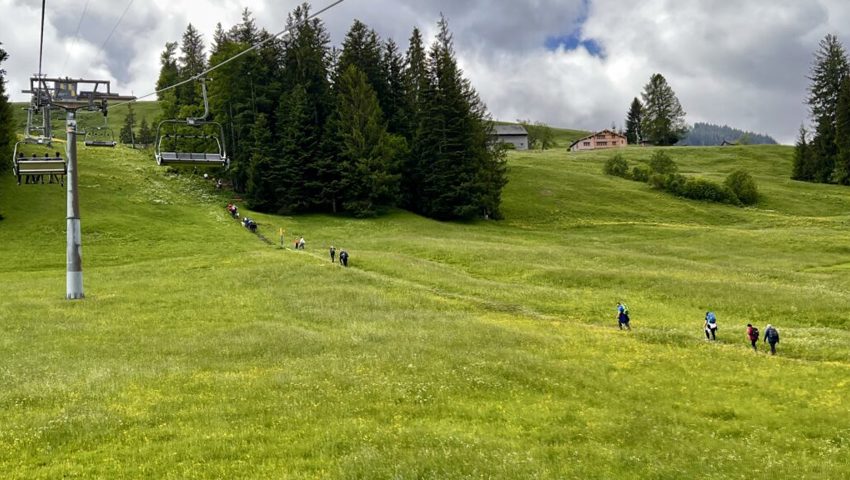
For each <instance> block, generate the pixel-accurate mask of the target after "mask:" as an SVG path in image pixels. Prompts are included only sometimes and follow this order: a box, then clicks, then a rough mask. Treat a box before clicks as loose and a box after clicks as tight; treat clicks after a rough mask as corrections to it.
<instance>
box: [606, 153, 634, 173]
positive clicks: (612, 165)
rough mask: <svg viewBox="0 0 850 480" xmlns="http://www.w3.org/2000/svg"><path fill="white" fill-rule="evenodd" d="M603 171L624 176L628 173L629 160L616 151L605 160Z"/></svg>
mask: <svg viewBox="0 0 850 480" xmlns="http://www.w3.org/2000/svg"><path fill="white" fill-rule="evenodd" d="M605 173H606V174H608V175H614V176H615V177H623V178H626V177H628V175H629V162H627V161H626V159H625V158H623V156H622V155H620V154H619V153H618V154H616V155H614V156H613V157H611V158H609V159H608V161H607V162H605Z"/></svg>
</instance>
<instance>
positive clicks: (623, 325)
mask: <svg viewBox="0 0 850 480" xmlns="http://www.w3.org/2000/svg"><path fill="white" fill-rule="evenodd" d="M630 321H631V319H629V307H628V306H626V304H625V303H623V302H617V323H618V325H619V326H620V330H623V329H626V330H631V329H632V327H631V326H629V322H630Z"/></svg>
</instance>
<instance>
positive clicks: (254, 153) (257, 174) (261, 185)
mask: <svg viewBox="0 0 850 480" xmlns="http://www.w3.org/2000/svg"><path fill="white" fill-rule="evenodd" d="M251 134H252V136H253V142H252V143H253V145H252V147H253V148H252V149H251V166H250V170H249V172H250V173H249V177H248V206H249V207H250V208H252V209H254V210H258V211H261V212H274V210H275V208H274V207H275V205H276V203H277V196H276V195H275V188H276V187H275V185H274V178H272V170H273V169H274V161H275V154H274V147H273V144H272V135H271V132H270V130H269V124H268V120H267V118H266V116H265V115H264V114H260V115H258V116H257V121H256V122H255V123H254V126H253V128H252V129H251Z"/></svg>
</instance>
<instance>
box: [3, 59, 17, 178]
mask: <svg viewBox="0 0 850 480" xmlns="http://www.w3.org/2000/svg"><path fill="white" fill-rule="evenodd" d="M0 45H2V43H0ZM7 58H9V55H8V54H7V53H6V51H5V50H3V48H2V47H0V65H2V64H3V62H5V61H6V59H7ZM14 145H15V123H14V118H13V117H12V105H11V104H10V103H9V97H8V95H6V71H5V70H3V69H2V68H0V159H2V161H0V164H2V166H0V172H2V171H3V170H5V169H6V168H7V164H8V163H9V162H8V161H6V159H8V158H12V150H13V147H14Z"/></svg>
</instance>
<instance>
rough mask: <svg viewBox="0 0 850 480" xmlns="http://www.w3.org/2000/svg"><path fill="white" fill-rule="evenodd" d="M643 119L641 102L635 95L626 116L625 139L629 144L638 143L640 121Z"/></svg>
mask: <svg viewBox="0 0 850 480" xmlns="http://www.w3.org/2000/svg"><path fill="white" fill-rule="evenodd" d="M642 121H643V104H642V103H640V100H638V99H637V97H635V99H634V100H632V104H631V106H630V107H629V113H628V115H627V116H626V139H627V140H628V142H629V145H637V144H638V143H640V141H641V138H642V135H641V133H642V132H641V122H642Z"/></svg>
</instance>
